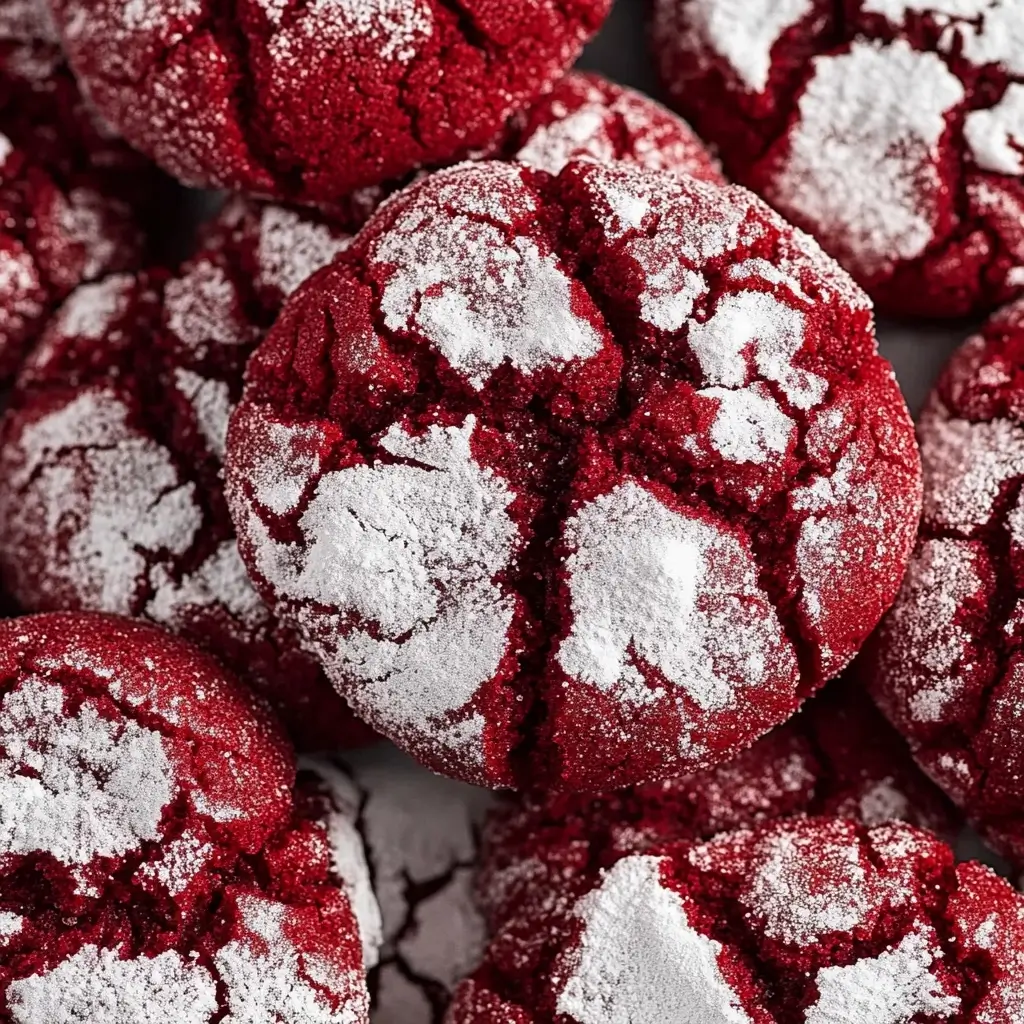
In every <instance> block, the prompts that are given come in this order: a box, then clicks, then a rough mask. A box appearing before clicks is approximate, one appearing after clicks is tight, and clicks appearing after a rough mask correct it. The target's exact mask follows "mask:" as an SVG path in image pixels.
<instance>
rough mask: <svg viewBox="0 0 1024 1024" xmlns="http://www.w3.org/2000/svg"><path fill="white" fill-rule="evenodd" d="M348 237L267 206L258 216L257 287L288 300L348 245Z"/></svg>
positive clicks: (349, 239)
mask: <svg viewBox="0 0 1024 1024" xmlns="http://www.w3.org/2000/svg"><path fill="white" fill-rule="evenodd" d="M351 241H352V239H351V237H350V236H348V235H344V234H341V233H338V232H334V231H332V230H331V229H330V228H329V227H327V226H326V225H325V224H317V223H316V222H315V221H312V220H310V219H309V218H308V217H304V216H302V215H301V214H299V213H297V212H295V211H294V210H288V209H286V208H284V207H282V206H266V207H264V208H263V211H262V212H261V214H260V231H259V242H258V244H257V248H256V259H257V262H258V265H259V276H258V277H257V283H258V284H259V285H261V286H262V287H264V288H273V289H274V290H275V291H277V292H279V293H280V295H281V297H282V298H287V297H288V296H289V295H291V294H292V292H294V291H295V289H296V288H298V287H299V285H300V284H302V282H303V281H305V280H306V278H307V277H311V276H312V275H313V274H315V273H316V271H318V270H320V269H321V268H322V267H325V266H327V264H328V263H330V262H331V260H333V259H334V257H335V256H337V255H338V253H339V252H343V251H344V250H345V249H347V248H348V247H349V245H350V244H351Z"/></svg>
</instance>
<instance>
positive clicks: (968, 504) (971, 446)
mask: <svg viewBox="0 0 1024 1024" xmlns="http://www.w3.org/2000/svg"><path fill="white" fill-rule="evenodd" d="M919 433H920V438H921V463H922V468H923V470H924V479H925V499H924V516H925V521H926V522H927V523H929V524H931V525H933V526H934V527H937V528H940V529H948V530H957V531H959V532H962V533H965V534H969V533H970V532H971V531H972V530H973V529H974V528H976V527H979V526H983V525H984V524H985V523H987V522H988V521H989V519H990V518H991V516H992V513H993V510H994V506H995V502H996V499H997V498H998V497H999V494H1000V492H1001V490H1002V487H1003V485H1004V484H1005V483H1006V482H1007V481H1008V480H1013V479H1016V478H1017V477H1021V476H1024V430H1022V429H1021V428H1020V427H1019V426H1017V425H1016V424H1014V423H1012V422H1011V421H1010V420H1003V419H997V420H991V421H988V422H983V423H971V422H969V421H967V420H959V419H949V418H947V416H946V415H945V413H944V412H943V410H942V409H940V408H937V407H933V408H931V409H929V410H928V411H926V413H925V414H924V415H923V416H922V418H921V425H920V430H919Z"/></svg>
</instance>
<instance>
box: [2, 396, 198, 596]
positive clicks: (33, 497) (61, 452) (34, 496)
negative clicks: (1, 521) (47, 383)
mask: <svg viewBox="0 0 1024 1024" xmlns="http://www.w3.org/2000/svg"><path fill="white" fill-rule="evenodd" d="M17 440H18V445H19V447H20V449H21V452H22V453H23V457H24V462H23V465H22V466H21V468H20V471H19V472H17V473H16V474H14V475H13V476H12V480H11V483H12V484H13V485H14V487H15V488H17V489H18V490H19V491H20V492H21V493H22V494H23V499H22V501H21V503H20V505H19V506H18V507H17V508H12V510H11V511H10V512H9V513H7V514H8V515H10V516H12V518H13V521H14V523H15V527H16V531H17V532H19V533H23V534H24V536H25V537H26V539H27V538H29V537H34V536H38V534H39V532H40V531H42V532H43V533H44V535H45V536H47V537H51V538H54V539H56V538H57V537H58V536H60V535H61V534H62V533H63V532H65V531H67V527H68V525H69V524H71V523H74V524H75V527H76V528H75V529H74V530H73V531H69V532H67V536H66V537H65V538H64V539H63V541H62V545H61V548H60V550H59V551H58V550H55V551H54V553H53V557H52V559H51V562H50V565H49V567H48V571H49V573H50V574H51V576H52V577H53V578H54V579H57V580H59V581H60V582H61V583H62V584H63V585H65V586H68V587H70V588H72V589H73V591H74V592H75V593H76V594H77V595H79V600H80V602H81V603H82V604H83V605H84V606H87V607H90V608H95V609H97V610H103V611H110V612H117V613H121V614H131V612H132V609H133V601H134V599H135V596H136V593H137V591H138V589H139V586H140V581H141V580H143V579H144V578H145V576H146V573H147V572H148V561H147V558H146V554H145V553H146V552H152V553H153V554H154V557H155V556H156V553H159V552H169V553H170V554H172V555H181V554H183V553H184V552H185V551H187V550H188V548H189V546H190V545H191V544H192V542H193V539H194V538H195V536H196V533H197V531H198V530H199V529H200V527H201V525H202V513H201V511H200V509H199V507H198V505H197V504H196V500H195V488H194V485H192V484H181V483H180V482H179V479H178V473H177V470H176V468H175V466H174V463H173V462H172V461H171V457H170V454H169V453H168V452H167V450H166V449H164V448H162V447H161V446H159V445H157V444H155V443H154V442H153V441H151V440H149V439H148V438H145V437H142V436H140V435H139V434H137V433H136V432H135V431H134V430H133V429H132V427H131V426H130V425H129V423H128V420H127V410H126V408H125V406H124V404H123V403H122V402H121V400H120V399H119V398H118V397H117V396H116V395H115V394H113V393H111V392H108V391H83V392H81V393H80V394H78V395H77V396H76V397H75V398H74V399H72V401H70V402H69V403H68V404H67V405H65V406H63V407H61V408H59V409H57V410H55V411H54V412H52V413H50V414H49V415H47V416H44V417H42V418H41V419H39V420H36V421H35V422H33V423H30V424H28V425H27V426H26V427H25V429H24V430H23V431H22V433H21V435H20V436H19V437H18V439H17Z"/></svg>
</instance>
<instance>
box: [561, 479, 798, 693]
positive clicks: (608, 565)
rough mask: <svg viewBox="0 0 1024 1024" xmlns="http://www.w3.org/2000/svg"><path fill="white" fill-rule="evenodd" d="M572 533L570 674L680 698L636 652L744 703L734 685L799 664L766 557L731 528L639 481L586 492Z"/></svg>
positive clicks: (566, 655)
mask: <svg viewBox="0 0 1024 1024" xmlns="http://www.w3.org/2000/svg"><path fill="white" fill-rule="evenodd" d="M565 534H566V540H567V542H568V543H569V544H570V545H571V546H572V548H573V549H574V551H573V553H572V554H571V555H570V556H569V557H568V559H567V560H566V571H567V574H568V587H569V593H570V597H571V608H572V618H573V624H572V630H571V632H570V633H569V635H568V636H567V637H566V638H565V639H564V640H563V641H562V642H561V644H560V645H559V647H558V651H557V658H558V662H559V664H560V666H561V668H562V669H563V671H564V672H565V673H566V674H567V675H568V676H570V677H572V678H573V679H576V680H580V681H582V682H585V683H588V684H590V685H592V686H596V687H597V688H599V689H600V690H602V691H604V692H609V693H614V694H616V695H617V696H618V697H619V699H621V700H623V701H624V702H626V703H628V704H631V705H634V706H641V705H645V704H651V703H654V702H658V701H661V700H664V699H666V698H667V699H670V700H672V701H673V702H675V700H676V698H675V697H674V696H673V695H672V694H671V693H668V692H666V689H665V688H664V687H663V686H656V685H654V681H653V680H652V681H651V682H650V683H649V682H648V681H647V679H646V678H645V677H644V675H643V673H642V672H641V670H640V668H639V667H638V666H637V665H636V664H635V663H634V661H633V656H632V654H631V652H635V654H636V655H637V656H638V657H640V658H642V659H643V660H644V661H645V662H646V663H648V664H649V665H651V666H653V667H654V668H655V669H657V670H658V671H660V672H661V673H662V674H663V675H664V677H665V681H666V683H667V684H668V686H670V687H672V688H673V689H676V688H678V690H680V691H682V692H684V693H685V694H686V695H687V697H688V698H689V699H690V700H692V701H693V702H694V703H695V704H696V705H697V706H698V707H699V708H700V709H701V710H702V711H706V712H707V711H722V710H724V709H726V708H729V707H733V706H735V704H736V700H737V692H736V691H737V689H738V688H740V687H756V686H758V685H760V684H761V683H763V681H764V680H765V678H766V677H767V675H768V674H769V672H771V673H772V674H773V675H774V674H776V673H777V674H778V675H779V676H785V675H786V674H787V673H790V672H792V670H793V655H792V652H791V651H790V649H789V647H788V645H787V644H786V641H785V638H784V636H783V634H782V630H781V627H780V625H779V623H778V619H777V618H776V615H775V611H774V609H773V608H772V607H771V605H770V604H769V603H768V600H767V597H766V595H765V594H764V593H763V591H762V590H761V588H760V585H759V583H758V570H757V565H756V563H755V562H754V559H753V557H752V555H751V553H750V551H749V550H747V549H746V548H745V547H744V546H742V545H741V544H740V542H739V541H738V540H737V539H736V538H735V537H734V536H732V535H731V534H729V533H726V532H725V531H723V530H721V529H719V528H717V527H716V526H714V525H712V524H710V523H707V522H704V521H703V520H701V519H698V518H697V517H696V516H693V515H692V514H687V513H684V512H675V511H672V510H671V509H669V508H668V507H667V506H665V505H664V504H662V502H661V501H659V500H658V499H657V498H656V497H655V496H654V495H653V494H651V493H650V492H649V491H647V490H645V489H644V488H642V487H640V486H639V485H637V484H636V483H633V482H627V483H623V484H620V485H619V486H618V487H616V488H615V489H614V490H613V491H611V492H609V493H608V494H605V495H602V496H601V497H599V498H596V499H595V500H593V501H591V502H589V503H588V504H586V505H585V506H584V507H583V508H582V509H580V511H579V512H577V513H576V514H575V515H574V516H573V517H572V518H571V519H570V520H569V521H568V522H567V523H566V529H565Z"/></svg>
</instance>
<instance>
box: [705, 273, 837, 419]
mask: <svg viewBox="0 0 1024 1024" xmlns="http://www.w3.org/2000/svg"><path fill="white" fill-rule="evenodd" d="M804 330H805V323H804V314H803V313H801V312H800V310H798V309H794V308H793V307H792V306H789V305H787V304H785V303H783V302H780V301H779V300H778V299H776V298H775V297H774V296H773V295H769V294H768V293H767V292H755V291H741V292H735V293H731V294H728V295H724V296H723V297H722V298H721V299H720V300H719V302H718V304H717V306H716V307H715V311H714V313H713V314H712V315H711V316H710V317H708V319H707V320H706V321H704V322H703V323H698V322H695V321H691V323H690V330H689V334H688V335H687V343H688V345H689V347H690V351H692V352H693V354H694V356H695V357H696V358H697V362H698V363H699V364H700V368H701V372H702V373H703V374H704V378H705V380H706V381H707V382H708V383H709V384H715V385H719V386H721V387H726V388H739V387H742V386H743V385H744V384H746V383H747V379H748V377H749V376H750V372H751V370H750V367H749V366H748V362H747V360H748V353H749V352H750V351H751V350H753V363H754V367H755V368H756V370H757V372H758V373H759V374H760V375H761V376H762V377H765V378H766V379H767V380H770V381H774V382H775V383H776V384H778V385H779V386H780V387H781V388H782V389H783V391H784V392H785V394H786V397H787V398H788V399H789V401H790V402H791V403H792V404H793V405H794V406H796V407H797V408H798V409H810V408H812V407H813V406H815V405H817V404H818V403H819V402H821V400H822V399H823V398H824V397H825V393H826V391H827V390H828V384H827V382H826V381H825V380H824V378H822V377H819V376H818V375H817V374H814V373H811V372H810V371H808V370H803V369H801V368H800V367H797V366H795V365H794V364H793V357H794V356H795V355H796V354H797V353H798V352H799V351H800V349H801V347H802V346H803V343H804Z"/></svg>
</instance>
